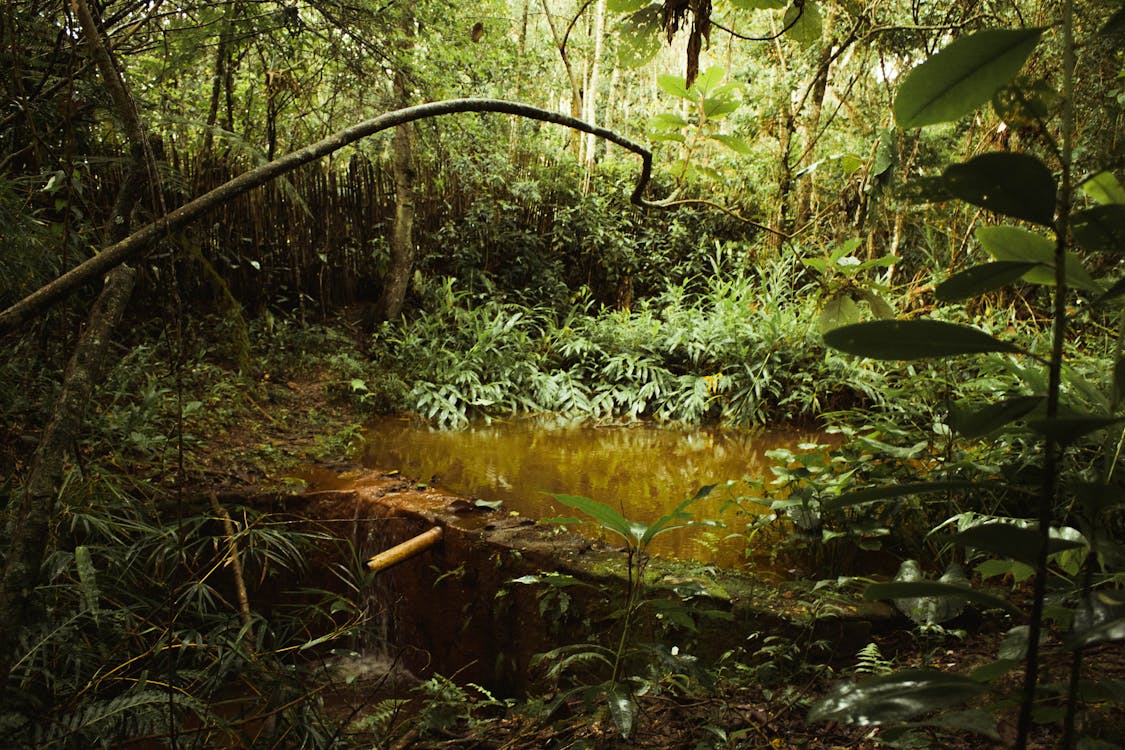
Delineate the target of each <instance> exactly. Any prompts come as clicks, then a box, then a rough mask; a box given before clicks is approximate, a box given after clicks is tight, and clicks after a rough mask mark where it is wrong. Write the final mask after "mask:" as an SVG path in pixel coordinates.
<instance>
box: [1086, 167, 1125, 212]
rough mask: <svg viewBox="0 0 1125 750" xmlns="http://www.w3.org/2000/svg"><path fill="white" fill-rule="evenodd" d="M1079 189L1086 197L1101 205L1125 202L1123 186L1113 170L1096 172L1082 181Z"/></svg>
mask: <svg viewBox="0 0 1125 750" xmlns="http://www.w3.org/2000/svg"><path fill="white" fill-rule="evenodd" d="M1079 189H1080V190H1081V191H1082V192H1083V193H1084V194H1085V195H1086V197H1087V198H1089V199H1090V200H1092V201H1094V202H1095V203H1099V204H1101V205H1106V204H1110V203H1125V186H1122V184H1121V182H1120V181H1119V180H1118V179H1117V177H1116V176H1115V175H1114V174H1113V172H1098V173H1097V174H1096V175H1094V176H1093V177H1090V178H1089V179H1087V180H1086V181H1085V182H1083V183H1082V184H1081V185H1080V186H1079Z"/></svg>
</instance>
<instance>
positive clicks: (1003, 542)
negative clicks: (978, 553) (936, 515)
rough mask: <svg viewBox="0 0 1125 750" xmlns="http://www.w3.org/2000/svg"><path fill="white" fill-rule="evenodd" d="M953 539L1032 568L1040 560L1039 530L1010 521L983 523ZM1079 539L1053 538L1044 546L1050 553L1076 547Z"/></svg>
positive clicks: (1079, 544)
mask: <svg viewBox="0 0 1125 750" xmlns="http://www.w3.org/2000/svg"><path fill="white" fill-rule="evenodd" d="M952 541H953V542H954V543H956V544H961V545H964V546H966V547H972V548H974V549H979V550H983V551H985V552H991V553H993V554H995V555H1000V556H1001V557H1008V558H1011V559H1013V560H1017V561H1019V562H1022V563H1026V564H1027V565H1031V566H1032V567H1034V566H1035V565H1037V564H1038V562H1039V550H1040V548H1041V545H1040V543H1039V532H1038V531H1037V530H1036V529H1031V528H1022V527H1019V526H1013V525H1012V524H1009V523H982V524H980V525H979V526H972V527H970V528H968V529H965V530H964V531H962V532H959V533H957V534H954V535H953V538H952ZM1084 546H1085V545H1084V544H1083V543H1082V542H1078V541H1073V540H1069V539H1057V538H1052V539H1051V540H1050V542H1049V543H1048V545H1047V549H1048V551H1049V552H1050V553H1051V554H1055V553H1057V552H1062V551H1064V550H1068V549H1079V548H1081V547H1084Z"/></svg>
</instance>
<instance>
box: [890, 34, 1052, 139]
mask: <svg viewBox="0 0 1125 750" xmlns="http://www.w3.org/2000/svg"><path fill="white" fill-rule="evenodd" d="M1042 33H1043V29H1015V30H1009V29H989V30H986V31H978V32H977V33H975V34H969V35H967V36H962V37H959V38H958V39H956V40H954V41H953V42H952V43H951V44H949V45H947V46H946V47H945V49H943V50H941V51H940V52H938V53H937V54H936V55H934V56H933V57H931V58H930V59H928V60H926V61H925V62H924V63H922V64H921V65H919V66H918V67H916V68H914V69H913V70H911V71H910V72H909V73H908V74H907V75H906V78H905V79H904V80H903V82H902V85H901V86H899V89H898V95H897V96H895V102H894V115H895V122H896V123H897V124H898V126H899V127H900V128H920V127H922V126H924V125H933V124H935V123H939V122H949V121H950V120H957V119H959V118H961V117H964V116H965V115H967V114H969V113H970V112H972V111H973V110H975V109H976V108H977V107H979V106H981V105H982V104H984V103H985V102H987V101H988V100H990V99H991V98H992V95H993V94H994V93H995V92H996V90H997V89H999V88H1000V87H1001V86H1004V85H1005V84H1007V83H1010V82H1011V81H1012V80H1013V79H1014V78H1015V77H1016V74H1017V73H1019V71H1020V68H1022V67H1023V64H1024V62H1025V61H1026V60H1027V57H1028V55H1030V54H1031V51H1032V50H1033V49H1035V45H1036V44H1037V43H1038V42H1039V37H1040V35H1041V34H1042Z"/></svg>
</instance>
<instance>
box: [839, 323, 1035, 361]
mask: <svg viewBox="0 0 1125 750" xmlns="http://www.w3.org/2000/svg"><path fill="white" fill-rule="evenodd" d="M824 343H826V344H828V345H829V346H831V347H832V348H833V349H839V350H840V351H843V352H847V353H849V354H855V355H858V356H861V357H871V358H872V359H896V360H911V359H924V358H927V357H948V356H952V355H956V354H980V353H984V352H1012V353H1015V352H1019V351H1020V348H1019V347H1018V346H1016V345H1014V344H1011V343H1008V342H1006V341H1001V340H1000V339H996V338H993V337H992V336H990V335H988V334H987V333H985V332H984V331H981V330H979V329H976V328H971V327H969V326H963V325H957V324H955V323H946V322H944V321H939V320H925V319H923V320H873V321H870V322H867V323H856V324H854V325H847V326H843V327H840V328H837V329H835V330H832V331H829V332H828V333H826V334H824Z"/></svg>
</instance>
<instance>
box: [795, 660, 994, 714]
mask: <svg viewBox="0 0 1125 750" xmlns="http://www.w3.org/2000/svg"><path fill="white" fill-rule="evenodd" d="M983 690H984V685H982V684H981V683H979V682H977V681H975V680H972V679H970V678H968V677H963V676H961V675H957V674H949V673H947V672H938V671H936V670H931V669H904V670H901V671H898V672H895V673H894V674H889V675H885V676H881V677H872V678H869V679H866V680H861V681H859V682H850V683H844V684H841V685H837V686H836V687H835V688H833V689H832V691H831V692H829V693H828V695H826V696H825V697H824V698H822V699H821V700H820V701H818V702H817V703H816V704H815V705H814V706H813V707H812V710H811V711H809V721H844V722H848V723H850V724H863V725H867V724H889V723H896V722H900V721H909V720H910V719H913V718H914V717H916V716H920V715H922V714H925V713H929V712H930V711H935V710H937V709H939V708H945V707H947V706H952V705H956V704H957V703H961V702H963V701H966V700H968V699H970V698H972V697H973V696H975V695H977V694H979V693H980V692H981V691H983Z"/></svg>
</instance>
